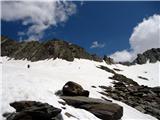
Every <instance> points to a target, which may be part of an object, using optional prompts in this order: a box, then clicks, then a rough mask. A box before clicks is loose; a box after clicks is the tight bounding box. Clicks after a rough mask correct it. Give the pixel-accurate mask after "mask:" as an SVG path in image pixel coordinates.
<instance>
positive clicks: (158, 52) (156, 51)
mask: <svg viewBox="0 0 160 120" xmlns="http://www.w3.org/2000/svg"><path fill="white" fill-rule="evenodd" d="M147 61H149V62H150V63H155V62H157V61H160V48H152V49H150V50H147V51H145V52H144V53H142V54H138V55H137V58H136V59H135V60H134V61H133V63H134V64H135V63H137V64H145V63H146V62H147Z"/></svg>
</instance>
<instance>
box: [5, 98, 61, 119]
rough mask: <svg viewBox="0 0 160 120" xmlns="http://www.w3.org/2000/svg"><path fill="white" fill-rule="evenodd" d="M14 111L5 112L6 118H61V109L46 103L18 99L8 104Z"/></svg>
mask: <svg viewBox="0 0 160 120" xmlns="http://www.w3.org/2000/svg"><path fill="white" fill-rule="evenodd" d="M10 105H11V106H12V107H13V108H15V109H16V112H15V113H5V114H4V115H3V116H4V117H6V119H7V120H62V117H61V115H60V113H61V109H58V108H55V107H53V106H51V105H49V104H47V103H40V102H35V101H19V102H14V103H11V104H10Z"/></svg>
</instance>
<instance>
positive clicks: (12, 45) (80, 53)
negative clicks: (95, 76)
mask: <svg viewBox="0 0 160 120" xmlns="http://www.w3.org/2000/svg"><path fill="white" fill-rule="evenodd" d="M1 48H2V51H1V54H2V56H8V57H11V58H14V59H18V60H20V59H27V60H30V61H38V60H45V59H51V58H52V59H56V58H62V59H65V60H67V61H73V60H74V58H83V59H89V60H95V61H99V62H102V59H101V58H100V57H98V56H96V55H91V54H89V53H88V52H86V51H85V49H84V48H82V47H79V46H78V45H75V44H71V43H69V42H66V41H63V40H58V39H53V40H49V41H46V42H38V41H29V42H17V41H15V40H11V39H9V38H7V37H4V36H1Z"/></svg>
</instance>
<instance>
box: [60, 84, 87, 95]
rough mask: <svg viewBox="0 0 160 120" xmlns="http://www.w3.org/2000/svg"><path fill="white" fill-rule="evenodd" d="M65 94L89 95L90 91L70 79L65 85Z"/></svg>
mask: <svg viewBox="0 0 160 120" xmlns="http://www.w3.org/2000/svg"><path fill="white" fill-rule="evenodd" d="M62 91H63V95H65V96H86V97H88V96H89V91H88V90H84V89H83V88H82V86H81V85H79V84H77V83H75V82H72V81H69V82H67V83H66V84H65V85H64V86H63V90H62Z"/></svg>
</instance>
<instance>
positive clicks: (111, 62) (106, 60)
mask: <svg viewBox="0 0 160 120" xmlns="http://www.w3.org/2000/svg"><path fill="white" fill-rule="evenodd" d="M103 60H104V61H105V62H106V63H107V64H109V65H111V64H114V63H115V62H114V60H113V59H112V58H110V57H107V56H106V55H104V57H103Z"/></svg>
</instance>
